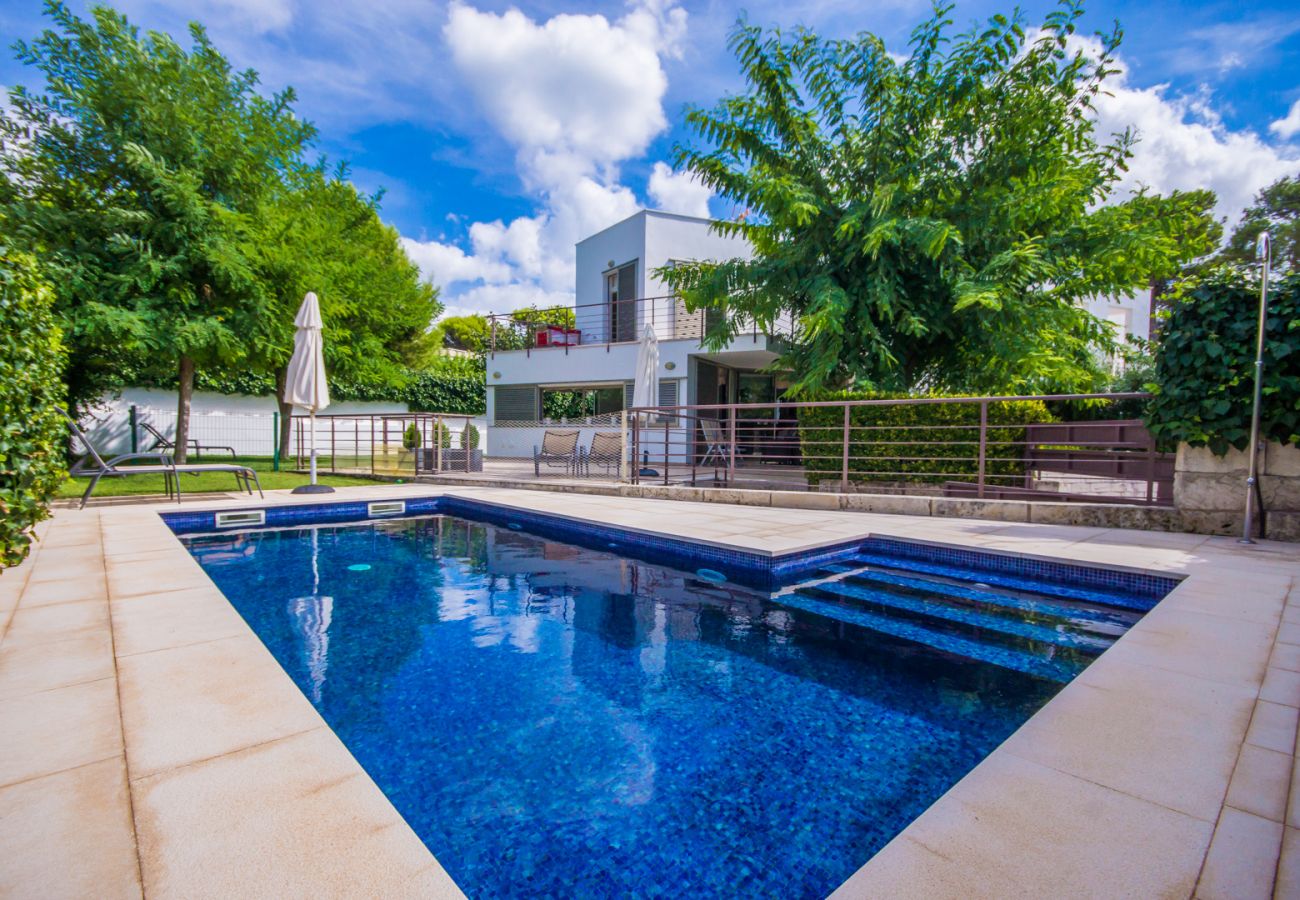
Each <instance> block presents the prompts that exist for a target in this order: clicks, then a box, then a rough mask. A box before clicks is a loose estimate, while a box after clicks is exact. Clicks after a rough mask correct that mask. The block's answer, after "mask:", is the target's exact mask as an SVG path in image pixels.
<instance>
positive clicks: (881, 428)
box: [799, 392, 1053, 486]
mask: <svg viewBox="0 0 1300 900" xmlns="http://www.w3.org/2000/svg"><path fill="white" fill-rule="evenodd" d="M906 397H908V395H905V394H871V393H861V392H859V393H852V392H840V393H835V394H829V395H824V396H819V397H817V398H816V399H818V400H899V399H904V398H906ZM979 420H980V412H979V405H978V404H976V403H926V404H915V405H906V406H903V405H899V406H855V407H852V412H851V413H850V414H849V424H850V428H851V438H850V441H849V481H851V482H866V481H895V482H898V481H902V482H910V483H914V484H927V483H928V484H941V483H943V482H945V481H953V480H966V479H969V478H973V477H975V476H976V475H977V474H978V472H979V465H978V457H979ZM988 420H989V425H990V426H996V427H990V428H989V431H988V440H989V445H988V447H987V449H986V453H985V469H984V471H985V476H986V477H987V479H988V483H989V484H990V485H1015V486H1019V484H1018V481H1017V480H1016V479H1019V478H1021V477H1023V476H1024V473H1025V467H1024V462H1023V451H1024V448H1023V446H1021V445H1020V443H1021V442H1023V441H1024V438H1025V429H1024V426H1025V425H1026V424H1029V423H1035V422H1051V421H1053V417H1052V416H1051V414H1050V413H1049V412H1048V410H1047V407H1046V406H1044V405H1043V404H1042V403H1041V402H1039V401H1036V400H1035V401H1017V402H1004V403H991V404H989V418H988ZM799 431H800V445H801V449H802V454H803V464H804V468H805V470H806V471H807V473H808V482H809V484H810V485H817V484H818V483H820V482H822V481H839V479H840V474H841V470H842V458H841V453H842V451H841V446H842V441H843V436H844V408H843V407H836V406H826V407H823V406H818V407H802V408H800V410H799ZM899 457H903V458H902V459H900V458H899Z"/></svg>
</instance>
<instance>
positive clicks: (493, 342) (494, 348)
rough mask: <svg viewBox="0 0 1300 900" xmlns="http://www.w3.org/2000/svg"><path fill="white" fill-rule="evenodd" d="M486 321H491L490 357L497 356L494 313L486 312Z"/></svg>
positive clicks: (494, 357)
mask: <svg viewBox="0 0 1300 900" xmlns="http://www.w3.org/2000/svg"><path fill="white" fill-rule="evenodd" d="M488 321H489V322H491V323H492V338H491V346H492V358H493V359H496V358H497V318H496V314H495V313H488Z"/></svg>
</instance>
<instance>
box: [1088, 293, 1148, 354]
mask: <svg viewBox="0 0 1300 900" xmlns="http://www.w3.org/2000/svg"><path fill="white" fill-rule="evenodd" d="M1083 308H1084V309H1086V310H1087V311H1088V312H1090V313H1092V314H1093V315H1094V316H1096V317H1097V318H1099V319H1101V320H1102V321H1104V322H1113V323H1115V325H1116V327H1117V328H1118V329H1119V330H1120V334H1119V335H1118V340H1119V341H1120V342H1121V343H1129V339H1130V337H1135V338H1139V339H1141V340H1144V341H1145V340H1148V339H1150V337H1151V292H1150V291H1138V292H1136V293H1133V294H1122V295H1120V296H1117V297H1093V298H1091V299H1089V300H1086V301H1085V302H1084V304H1083Z"/></svg>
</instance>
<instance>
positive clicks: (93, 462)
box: [59, 409, 266, 509]
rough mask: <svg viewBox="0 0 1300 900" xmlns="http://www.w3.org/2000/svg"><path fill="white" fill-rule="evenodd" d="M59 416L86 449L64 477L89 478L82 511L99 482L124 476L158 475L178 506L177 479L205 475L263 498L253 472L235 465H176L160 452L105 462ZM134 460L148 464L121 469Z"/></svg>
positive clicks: (83, 436)
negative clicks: (229, 479)
mask: <svg viewBox="0 0 1300 900" xmlns="http://www.w3.org/2000/svg"><path fill="white" fill-rule="evenodd" d="M59 412H60V413H61V414H62V415H63V418H65V419H67V420H68V427H69V428H71V429H72V436H73V437H74V438H75V439H76V440H77V441H78V442H80V444H81V446H82V447H84V448H85V449H86V453H85V454H84V455H83V456H82V457H81V458H80V459H78V460H77V461H76V462H75V463H74V464H73V466H72V468H71V469H69V470H68V474H69V475H70V476H72V477H73V478H89V479H90V484H88V485H87V486H86V492H85V493H84V494H82V495H81V506H80V507H79V508H80V509H85V508H86V501H87V500H89V499H90V495H91V494H93V493H94V492H95V487H96V486H97V485H98V484H99V481H100V479H101V478H124V477H126V476H128V475H161V476H162V477H163V488H164V490H165V491H166V492H167V498H168V499H171V498H172V497H175V498H176V502H177V503H180V502H181V481H180V476H181V475H202V474H204V473H205V472H229V473H230V474H232V475H234V476H235V484H236V485H238V486H239V488H240V490H242V491H245V492H247V493H248V494H252V493H253V486H254V485H256V486H257V493H258V494H259V495H261V496H263V497H265V496H266V495H265V494H264V493H262V483H261V481H259V480H258V477H257V472H256V471H254V470H253V469H251V468H249V467H248V466H241V465H236V464H235V463H182V464H180V465H177V464H176V463H175V462H174V461H173V460H172V458H171V456H170V454H167V453H162V452H150V453H123V454H121V455H119V456H114V457H112V458H111V459H109V460H107V461H106V460H105V459H104V457H103V456H101V455H100V453H99V451H98V450H96V449H95V445H94V444H92V443H91V442H90V439H89V438H88V437H86V433H85V432H84V431H82V430H81V427H80V426H78V425H77V423H76V420H74V419H73V418H72V416H70V415H68V413H67V412H66V411H65V410H63V409H60V410H59ZM137 460H152V461H153V462H152V464H148V465H125V463H131V462H134V461H137Z"/></svg>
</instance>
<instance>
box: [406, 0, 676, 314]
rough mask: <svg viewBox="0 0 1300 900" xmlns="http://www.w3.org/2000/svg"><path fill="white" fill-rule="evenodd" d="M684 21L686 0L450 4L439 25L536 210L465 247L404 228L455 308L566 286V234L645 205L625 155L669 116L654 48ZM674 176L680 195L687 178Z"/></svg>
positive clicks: (546, 296) (539, 299)
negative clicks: (577, 8) (594, 7)
mask: <svg viewBox="0 0 1300 900" xmlns="http://www.w3.org/2000/svg"><path fill="white" fill-rule="evenodd" d="M685 28H686V13H685V11H684V10H682V9H681V8H679V7H676V6H672V5H671V4H670V3H669V2H667V0H643V2H641V3H639V4H638V5H635V6H633V7H632V8H631V9H630V10H629V11H628V12H627V14H626V15H624V16H623V17H622V18H620V19H617V20H614V21H611V20H610V19H607V18H606V17H605V16H602V15H569V14H562V15H557V16H554V17H552V18H550V19H548V20H546V21H545V22H538V21H535V20H533V19H530V18H528V17H527V16H525V15H524V14H523V13H522V12H520V11H519V10H517V9H511V10H508V11H507V12H505V13H500V14H498V13H492V12H483V11H481V10H478V9H475V8H474V7H471V6H468V5H466V4H464V3H459V2H457V3H454V4H453V5H452V6H451V8H450V12H449V15H448V18H447V22H446V25H445V27H444V28H443V37H444V39H445V41H446V45H447V48H448V50H449V53H450V58H451V61H452V63H453V64H454V66H455V68H456V69H457V71H458V72H459V73H460V75H461V76H462V77H463V79H464V82H465V84H466V86H467V87H468V90H469V92H470V93H471V94H472V95H473V98H474V99H475V101H476V102H477V108H478V109H479V110H480V111H481V112H482V115H483V116H484V117H485V118H486V119H487V120H488V121H489V123H490V124H491V125H492V126H493V128H494V129H495V130H496V131H497V133H499V134H500V135H501V136H502V137H503V138H505V140H506V141H507V142H509V144H510V145H511V146H512V147H513V148H514V150H515V155H516V164H517V167H518V171H519V176H520V178H521V180H522V181H523V184H524V187H525V189H526V190H528V191H529V192H530V193H532V194H533V195H534V196H535V197H536V198H537V199H538V201H539V205H540V210H539V212H538V213H537V214H536V215H533V216H523V217H520V218H517V219H514V220H513V221H511V222H508V223H507V222H501V221H496V222H476V223H474V224H473V225H472V226H470V229H469V239H468V240H469V250H468V252H466V251H465V250H462V249H461V248H460V247H456V246H452V245H448V244H443V243H438V242H421V241H414V240H406V241H405V244H406V247H407V250H408V252H409V253H410V254H411V256H412V257H413V258H414V259H416V261H417V262H419V263H420V266H421V271H422V272H423V273H424V274H425V275H426V276H428V277H430V278H433V279H434V280H435V281H437V282H439V283H441V284H443V285H445V286H448V287H449V290H448V291H447V293H446V296H445V299H446V302H447V305H448V310H449V311H452V310H455V311H457V312H465V311H471V310H473V311H479V312H482V311H487V310H489V309H491V310H496V311H507V310H509V309H514V308H516V307H518V306H522V305H528V304H530V303H534V302H536V303H554V302H556V298H557V297H562V298H564V299H565V300H566V301H567V300H568V299H569V297H570V295H571V292H572V290H573V252H574V251H573V245H574V243H576V242H577V241H578V240H579V239H580V238H582V237H585V236H586V235H588V234H591V233H592V232H594V231H598V230H600V229H601V228H605V227H607V226H608V225H611V224H613V223H614V222H616V221H618V220H619V219H622V218H625V217H627V216H629V215H631V214H632V213H634V212H635V211H636V210H637V209H638V208H639V206H640V204H639V203H638V201H637V197H636V196H635V194H633V192H632V191H631V190H629V189H628V188H627V187H626V186H624V185H622V184H621V183H620V182H619V167H620V165H621V164H622V163H623V162H625V161H626V160H628V159H634V158H636V157H639V156H641V155H643V154H644V153H645V152H646V150H647V148H648V147H649V145H650V142H651V141H652V140H653V139H654V138H655V137H656V136H657V135H659V134H660V133H662V132H663V131H664V130H665V129H666V128H667V127H668V120H667V117H666V115H665V114H664V109H663V98H664V94H665V92H666V91H667V89H668V76H667V74H666V73H665V72H664V69H663V65H662V60H663V59H664V58H666V57H669V56H672V55H674V54H676V53H677V52H678V48H679V46H680V43H681V40H682V38H683V36H684V34H685ZM665 168H666V167H665ZM661 182H662V179H661ZM656 184H658V183H656ZM672 187H673V188H675V190H676V193H675V194H674V196H675V197H680V196H684V186H682V185H676V184H674V185H672ZM665 189H666V190H667V189H668V187H665ZM652 196H655V197H656V198H657V197H658V195H656V194H654V193H653V191H652ZM695 206H696V208H698V202H696V203H695ZM505 304H510V305H505Z"/></svg>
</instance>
